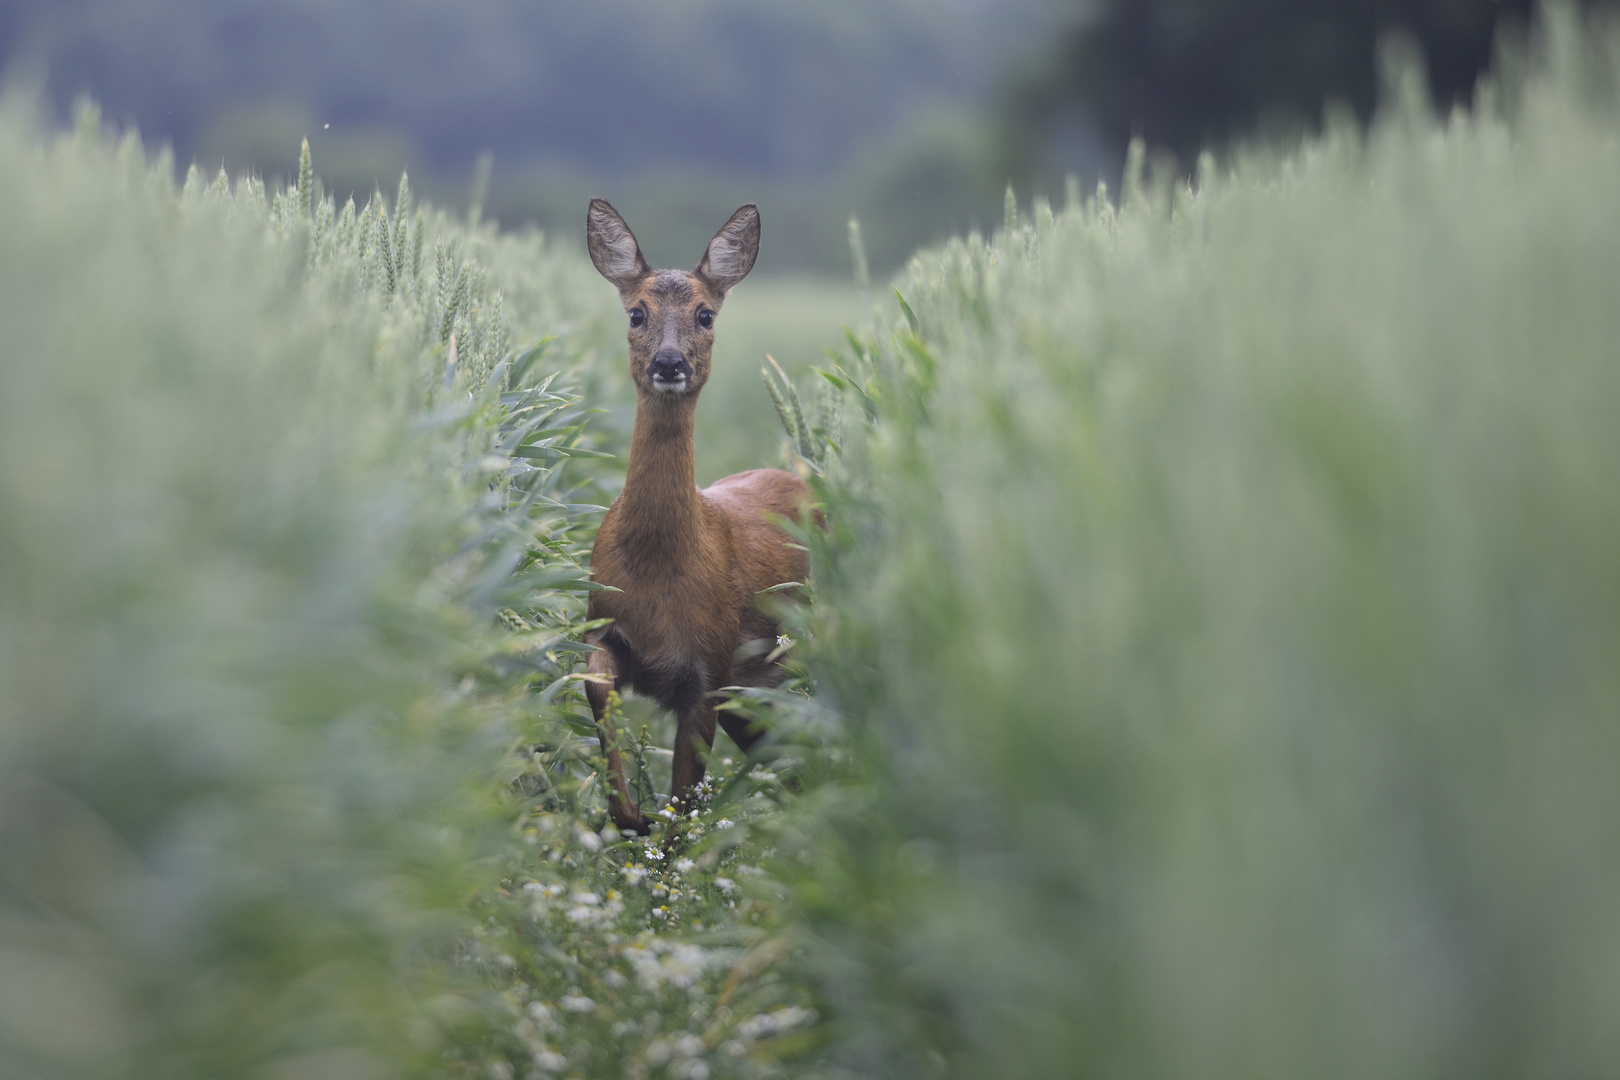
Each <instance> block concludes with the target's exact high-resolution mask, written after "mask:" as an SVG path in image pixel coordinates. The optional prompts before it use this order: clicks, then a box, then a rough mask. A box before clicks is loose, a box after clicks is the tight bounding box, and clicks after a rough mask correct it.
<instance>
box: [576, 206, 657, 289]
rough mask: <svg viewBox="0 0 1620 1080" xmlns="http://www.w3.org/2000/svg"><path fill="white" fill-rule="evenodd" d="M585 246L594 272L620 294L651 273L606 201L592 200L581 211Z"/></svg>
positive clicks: (631, 236) (626, 227)
mask: <svg viewBox="0 0 1620 1080" xmlns="http://www.w3.org/2000/svg"><path fill="white" fill-rule="evenodd" d="M585 246H586V247H587V248H589V249H590V252H591V262H593V263H595V264H596V269H597V272H598V273H600V274H601V275H602V276H603V277H605V278H607V279H608V280H609V281H611V282H613V285H614V287H615V288H617V289H618V290H619V293H620V295H623V294H625V293H628V292H630V291H631V290H633V289H634V288H635V287H636V286H637V285H640V284H641V282H642V281H643V280H644V279H645V278H646V277H647V275H648V274H650V273H652V267H650V266H648V265H647V260H646V258H645V256H643V255H642V254H641V245H640V244H638V243H636V237H635V234H634V233H632V232H631V231H630V226H628V225H626V224H625V223H624V218H622V217H620V216H619V212H618V211H617V210H615V209H613V207H612V206H610V205H608V201H607V200H606V199H592V200H591V208H590V209H589V210H587V211H586V212H585Z"/></svg>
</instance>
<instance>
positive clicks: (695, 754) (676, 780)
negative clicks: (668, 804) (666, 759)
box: [669, 695, 717, 809]
mask: <svg viewBox="0 0 1620 1080" xmlns="http://www.w3.org/2000/svg"><path fill="white" fill-rule="evenodd" d="M716 720H717V715H716V713H715V708H714V704H713V703H712V702H711V701H710V700H709V699H708V697H707V695H698V696H696V697H695V699H694V700H691V701H689V702H687V703H686V704H684V705H683V706H682V707H681V708H680V709H679V710H677V711H676V714H675V756H674V761H673V762H672V763H671V765H670V774H669V791H670V798H671V801H673V802H676V803H679V804H680V805H681V806H687V802H686V799H687V795H688V793H690V792H691V790H692V788H694V787H695V786H697V783H698V781H699V780H702V779H703V772H704V768H705V753H704V751H707V750H708V749H709V748H710V747H712V746H713V745H714V728H715V722H716ZM699 739H701V740H703V750H699V749H698V740H699ZM687 808H688V809H690V807H687Z"/></svg>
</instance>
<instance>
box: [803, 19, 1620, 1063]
mask: <svg viewBox="0 0 1620 1080" xmlns="http://www.w3.org/2000/svg"><path fill="white" fill-rule="evenodd" d="M1386 59H1387V60H1388V62H1387V63H1386V86H1385V93H1384V100H1385V107H1384V111H1383V114H1382V116H1381V118H1380V119H1379V121H1378V123H1377V124H1376V125H1375V127H1374V128H1373V130H1372V131H1370V132H1366V133H1364V132H1361V131H1360V130H1358V129H1357V128H1356V127H1354V126H1353V125H1351V124H1349V123H1334V124H1332V125H1330V130H1329V131H1328V132H1327V133H1326V134H1325V135H1324V136H1322V137H1320V138H1318V139H1314V140H1312V141H1310V142H1308V143H1307V144H1306V145H1304V146H1303V147H1301V148H1300V149H1298V150H1297V151H1295V152H1292V153H1289V154H1287V155H1273V154H1267V153H1253V154H1246V155H1239V156H1238V157H1237V158H1236V160H1235V161H1234V162H1233V163H1231V165H1230V167H1229V168H1226V167H1221V168H1217V167H1216V166H1215V165H1214V164H1213V163H1208V162H1206V163H1205V164H1204V166H1203V167H1202V168H1201V169H1200V178H1199V181H1198V183H1197V184H1196V185H1195V186H1190V187H1189V186H1183V185H1181V184H1176V183H1172V182H1171V180H1170V179H1169V178H1168V177H1159V178H1153V177H1151V176H1150V177H1147V178H1144V177H1143V176H1142V175H1141V172H1140V159H1139V158H1138V171H1136V172H1135V173H1134V174H1133V175H1131V176H1130V177H1128V179H1127V184H1126V190H1125V191H1124V192H1123V197H1122V200H1121V202H1120V204H1119V205H1116V204H1115V203H1114V202H1112V201H1111V200H1106V199H1102V198H1096V199H1087V200H1085V201H1084V203H1083V204H1081V203H1079V202H1078V201H1077V202H1076V204H1075V205H1072V206H1070V207H1068V208H1067V209H1064V210H1062V211H1061V212H1059V213H1055V214H1054V213H1053V212H1052V211H1051V210H1050V209H1049V208H1047V207H1046V206H1045V205H1043V204H1037V205H1036V206H1035V207H1034V208H1033V211H1032V212H1030V213H1024V212H1022V211H1019V212H1017V213H1016V214H1015V213H1014V208H1012V207H1011V206H1009V214H1008V223H1007V227H1006V228H1005V229H1004V230H1003V231H999V232H998V233H997V234H996V235H995V236H994V237H993V238H992V239H991V240H989V241H988V242H987V241H984V240H982V239H980V238H978V237H971V238H969V239H967V240H965V241H956V242H953V243H951V244H949V245H948V246H946V247H945V248H944V249H942V250H938V251H932V252H927V253H924V254H922V255H919V256H918V257H917V258H916V259H915V260H914V261H913V263H912V266H911V269H910V272H909V273H908V274H907V275H906V276H905V277H904V278H903V279H902V280H901V283H900V290H901V292H902V293H903V295H904V296H905V297H906V299H907V300H908V301H909V308H910V310H908V311H900V310H897V309H896V308H895V307H893V306H890V307H889V308H888V310H887V313H886V314H885V316H884V326H885V329H884V330H883V331H882V332H881V333H877V332H874V333H872V334H871V335H869V336H868V338H867V341H866V345H865V347H864V348H865V350H866V351H870V354H871V360H870V363H867V361H866V360H865V359H864V358H863V357H859V356H856V355H853V354H846V356H845V358H844V360H843V366H844V370H845V371H846V372H848V373H850V374H851V375H853V376H854V379H855V382H857V383H860V384H862V386H863V388H864V389H863V390H862V392H860V393H859V394H857V395H856V396H857V397H858V398H860V399H861V400H864V401H866V402H867V405H868V408H869V409H870V410H871V411H872V412H873V414H874V415H875V418H876V419H875V425H874V427H873V428H872V431H871V434H870V438H869V439H867V440H866V441H865V442H864V443H852V448H851V452H850V455H849V457H848V460H846V461H845V462H844V463H843V464H842V466H838V465H837V464H836V463H835V464H834V466H833V468H832V479H830V480H828V481H824V482H823V485H822V487H823V491H824V492H825V494H826V496H827V500H828V504H829V505H828V514H829V519H830V520H831V522H832V523H833V524H832V532H831V535H830V537H829V538H827V539H826V540H824V541H820V543H819V547H820V550H819V552H818V557H817V562H816V566H817V571H816V573H817V575H818V578H817V591H818V611H817V616H816V620H815V624H814V626H815V643H814V644H815V648H814V652H815V658H814V661H813V664H812V667H813V670H814V671H815V673H816V676H817V679H818V685H819V686H820V688H821V690H822V693H823V695H824V699H825V700H826V701H827V702H828V703H830V704H831V705H832V706H833V707H835V708H836V709H837V710H839V711H840V712H841V713H842V715H843V716H844V718H845V722H846V723H847V725H848V728H849V733H850V738H851V740H852V743H851V746H850V751H849V759H848V760H849V761H850V762H851V766H850V769H849V771H848V772H847V773H846V775H845V783H844V784H842V785H840V786H839V787H837V788H829V789H823V790H822V791H821V792H819V793H818V794H817V795H814V796H812V797H813V798H816V799H817V800H818V802H819V807H820V810H821V812H823V813H825V814H827V815H829V816H830V817H831V818H832V819H833V820H834V821H836V822H837V827H836V828H835V829H833V830H832V831H831V832H830V833H827V832H817V833H814V834H813V835H812V836H811V838H809V839H807V840H806V842H805V846H804V849H803V851H802V854H801V857H802V860H803V864H804V871H803V874H802V876H801V878H800V880H799V883H798V886H797V896H798V899H799V902H800V903H801V905H802V910H803V912H804V917H805V919H806V924H807V926H808V927H809V928H811V931H810V932H813V936H814V938H815V939H816V940H817V941H818V942H819V943H820V949H819V951H818V953H817V954H816V955H817V957H818V963H819V964H820V965H821V968H820V970H821V972H822V978H823V979H824V985H825V987H826V988H827V993H828V995H829V998H830V999H831V1000H833V1001H835V1002H837V1016H838V1024H839V1027H838V1029H837V1031H836V1034H835V1035H833V1037H832V1045H833V1046H834V1047H835V1048H836V1049H835V1050H834V1052H833V1060H835V1061H836V1062H838V1063H839V1065H840V1066H841V1067H844V1068H848V1069H850V1070H852V1071H853V1072H855V1073H857V1074H860V1075H884V1076H923V1075H953V1076H958V1075H959V1076H985V1077H998V1078H1013V1077H1032V1078H1033V1077H1053V1076H1088V1075H1103V1076H1133V1077H1147V1076H1166V1077H1186V1076H1197V1077H1204V1078H1213V1077H1233V1078H1238V1077H1242V1078H1255V1077H1302V1076H1311V1077H1369V1076H1377V1077H1381V1078H1385V1080H1393V1078H1398V1077H1441V1076H1503V1077H1506V1076H1569V1077H1575V1076H1607V1075H1614V1074H1616V1073H1617V1072H1620V1025H1617V1024H1616V1023H1615V1019H1616V1017H1617V1016H1620V982H1617V981H1616V973H1617V972H1620V907H1617V906H1616V904H1615V898H1616V897H1617V896H1620V783H1617V782H1616V776H1617V771H1620V483H1617V482H1616V477H1615V469H1616V467H1617V465H1620V421H1617V417H1620V303H1617V302H1616V301H1617V299H1620V292H1617V290H1620V66H1617V61H1620V36H1617V35H1616V34H1615V33H1614V32H1613V31H1612V29H1611V30H1608V31H1603V32H1599V30H1598V28H1596V27H1594V26H1584V27H1583V26H1582V25H1580V24H1579V23H1578V22H1577V20H1576V18H1575V17H1574V16H1572V15H1570V14H1569V12H1568V10H1567V9H1566V8H1563V7H1558V8H1554V9H1551V17H1550V18H1549V19H1548V20H1546V21H1545V22H1544V23H1543V25H1542V27H1541V29H1540V31H1539V36H1538V38H1537V41H1536V44H1535V46H1534V49H1533V51H1531V52H1528V53H1527V52H1526V51H1525V50H1524V49H1522V48H1517V49H1516V48H1513V47H1511V46H1509V47H1507V48H1506V49H1505V50H1504V54H1503V58H1502V60H1501V62H1500V64H1499V68H1498V74H1497V76H1496V78H1495V79H1494V81H1493V82H1492V83H1491V84H1490V85H1489V86H1487V87H1485V88H1483V89H1482V91H1481V96H1480V101H1479V104H1478V107H1477V108H1476V110H1475V111H1474V112H1473V113H1472V114H1471V115H1470V114H1464V113H1458V114H1456V115H1452V116H1449V117H1443V118H1436V117H1433V116H1431V115H1430V113H1429V112H1428V109H1427V106H1426V103H1425V102H1424V100H1423V90H1422V87H1423V82H1422V78H1421V75H1420V73H1419V72H1418V71H1417V70H1416V69H1415V66H1414V65H1413V64H1411V63H1410V62H1407V61H1405V60H1403V59H1402V54H1401V53H1400V51H1399V50H1398V48H1397V49H1395V50H1394V51H1392V52H1391V53H1390V55H1389V57H1387V58H1386ZM890 326H892V330H891V329H888V327H890Z"/></svg>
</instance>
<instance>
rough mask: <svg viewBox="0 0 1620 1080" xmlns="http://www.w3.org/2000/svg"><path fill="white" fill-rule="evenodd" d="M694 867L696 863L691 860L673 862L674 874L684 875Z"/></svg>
mask: <svg viewBox="0 0 1620 1080" xmlns="http://www.w3.org/2000/svg"><path fill="white" fill-rule="evenodd" d="M696 865H697V863H695V862H693V861H692V860H691V859H677V860H676V861H675V872H676V873H677V874H684V873H686V872H687V871H688V870H690V869H692V867H694V866H696Z"/></svg>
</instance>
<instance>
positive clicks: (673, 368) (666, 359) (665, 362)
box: [647, 348, 692, 382]
mask: <svg viewBox="0 0 1620 1080" xmlns="http://www.w3.org/2000/svg"><path fill="white" fill-rule="evenodd" d="M647 374H649V375H651V376H652V377H653V378H654V379H658V380H660V381H662V382H674V381H675V380H677V379H690V378H691V377H692V365H691V364H688V363H687V362H686V354H685V353H683V352H681V350H679V349H669V348H665V349H659V350H658V351H657V352H656V353H654V354H653V358H652V364H651V365H650V366H649V367H648V369H647Z"/></svg>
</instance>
